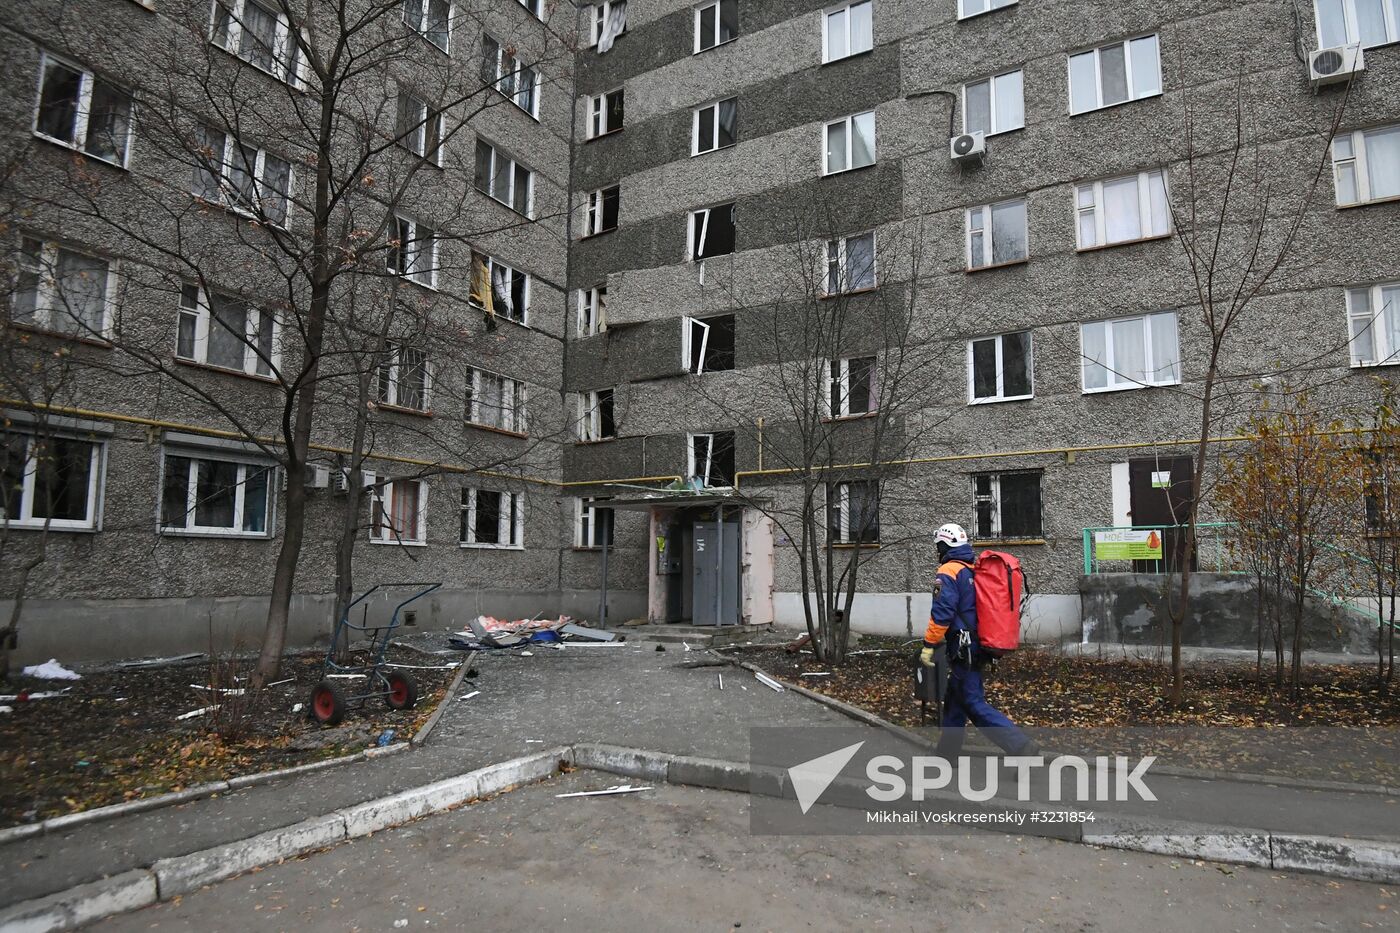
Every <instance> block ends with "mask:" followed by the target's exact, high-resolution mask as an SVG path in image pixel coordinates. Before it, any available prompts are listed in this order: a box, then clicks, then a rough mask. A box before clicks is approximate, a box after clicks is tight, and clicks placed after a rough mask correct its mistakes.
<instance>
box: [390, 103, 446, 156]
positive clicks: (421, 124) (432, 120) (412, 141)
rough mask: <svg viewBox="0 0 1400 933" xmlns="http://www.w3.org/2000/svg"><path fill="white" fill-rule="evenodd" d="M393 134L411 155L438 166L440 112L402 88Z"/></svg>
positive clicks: (440, 133) (441, 131)
mask: <svg viewBox="0 0 1400 933" xmlns="http://www.w3.org/2000/svg"><path fill="white" fill-rule="evenodd" d="M394 135H395V137H397V138H398V141H399V144H400V145H402V146H404V147H405V148H407V149H408V150H409V151H410V152H412V153H413V154H414V155H418V156H422V157H423V158H425V159H427V160H428V161H429V162H431V163H433V164H434V165H442V135H443V127H442V111H441V110H436V109H434V108H433V107H432V106H430V105H429V104H428V103H427V102H426V101H424V100H422V99H420V98H418V97H415V96H414V95H413V94H411V93H409V92H408V91H405V90H403V89H400V90H399V105H398V114H397V116H396V119H395V121H394Z"/></svg>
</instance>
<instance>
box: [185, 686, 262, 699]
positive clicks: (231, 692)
mask: <svg viewBox="0 0 1400 933" xmlns="http://www.w3.org/2000/svg"><path fill="white" fill-rule="evenodd" d="M190 689H192V690H208V691H209V692H210V693H222V694H224V695H225V696H231V697H241V696H243V695H244V694H245V693H247V692H248V691H247V690H246V689H245V688H243V687H208V686H205V685H203V684H190Z"/></svg>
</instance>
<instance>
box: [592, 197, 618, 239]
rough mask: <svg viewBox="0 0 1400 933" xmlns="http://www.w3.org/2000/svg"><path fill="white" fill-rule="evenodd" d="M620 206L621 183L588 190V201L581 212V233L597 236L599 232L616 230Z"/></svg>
mask: <svg viewBox="0 0 1400 933" xmlns="http://www.w3.org/2000/svg"><path fill="white" fill-rule="evenodd" d="M621 207H622V186H621V185H613V186H612V187H611V188H603V189H601V190H599V191H590V192H588V202H587V204H585V206H584V214H583V235H584V236H586V237H588V236H597V235H598V234H600V233H607V232H608V231H610V230H616V229H617V219H618V213H619V211H620V210H621Z"/></svg>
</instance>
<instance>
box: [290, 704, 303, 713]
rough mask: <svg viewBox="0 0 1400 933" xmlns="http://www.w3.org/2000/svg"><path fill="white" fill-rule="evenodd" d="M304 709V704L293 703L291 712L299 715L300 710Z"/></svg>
mask: <svg viewBox="0 0 1400 933" xmlns="http://www.w3.org/2000/svg"><path fill="white" fill-rule="evenodd" d="M304 709H306V704H305V703H293V704H292V712H294V713H300V712H301V711H302V710H304Z"/></svg>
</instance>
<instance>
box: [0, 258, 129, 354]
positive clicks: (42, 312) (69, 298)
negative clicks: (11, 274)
mask: <svg viewBox="0 0 1400 933" xmlns="http://www.w3.org/2000/svg"><path fill="white" fill-rule="evenodd" d="M18 259H19V262H18V263H17V267H18V268H17V273H18V274H17V275H16V277H15V287H14V291H13V292H12V293H11V295H10V320H11V321H13V322H14V323H16V324H26V325H28V326H30V327H36V328H39V329H40V330H48V331H53V332H55V333H60V334H71V335H73V336H75V337H91V338H94V339H104V338H105V337H106V335H107V334H108V332H109V330H110V328H111V324H112V317H113V315H112V307H113V305H114V304H115V301H116V299H115V292H116V274H115V271H114V268H113V267H114V265H115V264H114V263H113V262H111V261H110V260H107V259H103V258H101V257H98V256H91V255H88V254H87V253H80V252H77V251H75V250H72V249H69V248H68V247H66V246H64V245H62V244H60V243H55V242H52V241H49V242H45V241H43V240H39V239H37V238H34V237H22V238H21V239H20V252H19V257H18Z"/></svg>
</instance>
